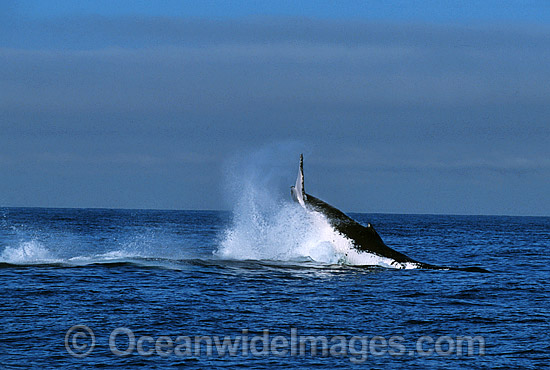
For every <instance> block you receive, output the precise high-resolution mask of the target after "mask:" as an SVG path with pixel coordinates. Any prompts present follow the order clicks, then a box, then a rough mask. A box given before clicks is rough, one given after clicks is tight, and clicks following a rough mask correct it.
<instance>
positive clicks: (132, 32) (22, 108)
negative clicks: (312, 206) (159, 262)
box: [0, 1, 550, 215]
mask: <svg viewBox="0 0 550 370" xmlns="http://www.w3.org/2000/svg"><path fill="white" fill-rule="evenodd" d="M334 4H338V5H334ZM340 4H345V6H342V5H340ZM549 10H550V7H549V6H548V5H546V2H542V1H521V2H520V1H498V2H497V1H485V2H468V1H437V2H436V1H416V2H414V1H398V2H392V3H391V6H390V5H388V2H382V1H374V2H359V1H349V2H328V1H315V2H314V1H306V2H304V1H302V2H296V1H293V2H291V1H264V2H233V1H231V2H230V1H221V2H214V1H204V2H181V1H163V2H149V1H117V2H111V1H89V2H86V1H81V2H73V1H49V2H38V1H35V2H32V1H17V2H15V1H13V2H10V1H8V2H5V1H4V2H2V3H0V67H1V68H0V175H1V180H2V181H0V206H45V207H112V208H117V207H120V208H158V209H227V208H230V207H231V204H230V200H228V198H227V197H226V196H225V192H224V187H225V186H226V185H225V184H224V183H225V180H224V175H225V174H226V173H227V167H228V161H229V162H230V160H228V158H229V159H231V158H236V157H239V158H243V157H245V158H246V156H247V155H248V157H249V158H255V157H257V156H256V155H255V154H254V153H257V151H258V150H260V151H261V152H262V153H265V151H266V150H268V149H269V148H270V149H269V150H271V153H272V154H271V156H267V157H266V156H263V157H262V158H264V160H265V158H269V160H266V163H263V164H262V165H263V166H264V167H263V168H264V169H265V170H266V172H269V173H273V172H274V171H275V170H274V169H276V171H275V172H276V173H277V175H276V177H277V183H278V184H280V186H279V187H280V189H281V191H282V192H283V191H284V192H287V190H288V189H287V185H288V184H290V183H291V182H292V181H293V180H294V176H295V174H294V172H295V167H296V163H295V162H296V158H297V156H298V154H299V153H300V152H304V153H305V155H306V176H307V186H308V191H310V192H311V193H312V194H314V195H318V196H319V197H321V198H322V199H325V200H327V201H328V202H330V203H332V204H334V205H336V206H338V207H339V208H341V209H343V210H346V211H356V212H394V213H453V214H456V213H458V214H518V215H550V197H548V189H550V149H549V148H548V142H550V125H549V124H548V121H549V118H550V108H549V106H548V104H547V102H548V97H549V96H550V87H549V86H548V83H547V81H548V80H550V67H549V66H550V11H549ZM266 148H268V149H266ZM277 189H279V188H277Z"/></svg>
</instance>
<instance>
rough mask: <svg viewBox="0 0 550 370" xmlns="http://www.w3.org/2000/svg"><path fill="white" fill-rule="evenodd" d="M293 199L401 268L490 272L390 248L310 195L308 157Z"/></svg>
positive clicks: (357, 246)
mask: <svg viewBox="0 0 550 370" xmlns="http://www.w3.org/2000/svg"><path fill="white" fill-rule="evenodd" d="M291 195H292V199H293V200H294V201H295V202H297V203H299V204H300V205H301V206H302V207H303V208H305V209H306V210H308V211H313V212H318V213H321V214H322V215H324V216H325V218H326V219H327V221H328V222H329V224H330V225H331V226H332V228H333V229H334V230H335V231H337V232H338V233H340V234H341V235H342V236H343V237H345V238H347V239H348V240H349V241H350V242H351V244H352V246H353V248H354V249H355V250H356V251H357V252H358V253H369V254H372V255H375V256H378V257H382V258H383V259H385V260H388V261H391V262H390V265H391V266H393V267H397V268H407V267H413V268H422V269H435V270H462V271H474V272H489V271H487V270H485V269H482V268H479V267H447V266H437V265H432V264H429V263H424V262H420V261H417V260H414V259H412V258H410V257H408V256H406V255H404V254H403V253H400V252H398V251H396V250H394V249H392V248H390V247H388V246H387V245H386V244H385V243H384V241H383V240H382V238H381V237H380V235H378V233H377V232H376V230H375V229H374V227H373V226H372V225H371V224H370V223H369V224H367V226H363V225H361V224H360V223H359V222H357V221H355V220H353V219H352V218H350V217H349V216H347V215H346V214H344V212H342V211H340V210H338V209H336V208H335V207H333V206H331V205H330V204H328V203H325V202H323V201H322V200H320V199H318V198H316V197H314V196H312V195H310V194H307V193H306V192H305V189H304V157H303V155H302V154H300V169H299V172H298V178H297V179H296V184H295V185H294V186H291Z"/></svg>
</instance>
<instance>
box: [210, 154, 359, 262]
mask: <svg viewBox="0 0 550 370" xmlns="http://www.w3.org/2000/svg"><path fill="white" fill-rule="evenodd" d="M294 152H295V151H293V153H294ZM286 156H288V153H282V150H281V148H280V147H276V148H265V149H263V150H261V151H259V152H256V153H254V154H252V155H250V156H249V157H242V158H240V159H239V160H238V161H233V162H232V163H231V165H230V166H228V168H229V169H228V171H227V174H228V176H227V177H228V179H227V182H228V186H227V188H228V190H229V191H228V193H229V195H228V197H229V199H231V203H232V208H233V220H232V223H231V226H230V227H229V228H228V229H226V230H225V231H224V233H223V235H222V238H221V242H220V247H219V248H218V250H217V251H215V252H214V255H215V256H217V257H219V258H227V259H239V260H246V259H254V260H278V261H291V260H300V259H304V258H305V259H309V260H314V261H317V262H321V263H337V262H339V261H342V260H343V259H345V258H346V251H349V250H350V248H351V244H350V242H349V240H347V239H345V238H343V237H342V236H341V235H339V234H338V233H337V232H336V231H334V229H333V228H332V227H331V226H330V225H329V223H328V221H327V220H326V219H325V217H324V216H323V215H321V214H319V213H316V212H309V211H307V210H305V209H304V208H302V207H301V206H300V205H298V204H296V203H293V202H292V201H291V200H290V188H289V185H288V184H289V183H291V182H292V181H291V180H290V179H293V177H294V176H295V173H294V168H293V166H290V164H291V163H294V162H295V161H294V160H292V159H291V158H289V161H288V163H289V166H290V167H289V168H282V167H277V166H276V165H274V163H280V161H281V157H286ZM283 175H284V176H283ZM281 179H282V181H283V182H281ZM285 188H286V189H287V191H284V190H285Z"/></svg>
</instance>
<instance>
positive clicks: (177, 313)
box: [0, 202, 550, 369]
mask: <svg viewBox="0 0 550 370" xmlns="http://www.w3.org/2000/svg"><path fill="white" fill-rule="evenodd" d="M352 216H353V217H354V218H355V219H357V220H358V221H360V222H363V223H367V222H371V223H372V224H373V225H374V226H375V227H376V228H377V230H378V232H379V234H380V235H381V236H382V237H383V238H384V241H385V242H386V244H388V245H389V246H392V247H393V248H395V249H397V250H399V251H401V252H403V253H405V254H407V255H409V256H410V257H413V258H415V259H417V260H420V261H423V262H429V263H433V264H440V265H449V266H477V267H482V268H485V269H487V270H489V271H490V273H475V272H464V271H450V270H419V269H395V268H386V267H381V266H377V265H376V261H375V260H372V261H370V262H371V263H372V264H373V265H371V266H364V265H358V264H357V263H353V262H354V261H348V260H346V259H345V258H343V257H342V254H341V253H339V252H338V248H335V246H334V245H332V244H331V243H333V239H331V238H332V237H331V235H329V234H330V230H327V228H326V225H323V224H322V220H321V221H320V220H315V219H313V218H311V215H306V214H304V213H303V210H301V209H300V208H297V206H296V205H291V204H288V203H282V204H281V203H277V202H275V203H274V204H271V205H270V206H269V207H267V210H265V209H261V210H259V209H258V204H257V203H254V202H252V203H246V202H243V203H242V204H240V205H239V207H236V209H235V210H234V212H214V211H152V210H110V209H41V208H3V209H0V279H1V280H0V281H1V285H0V297H1V305H0V317H1V326H0V364H1V365H0V366H1V367H2V368H18V367H23V368H40V369H48V368H52V369H53V368H56V369H57V368H82V369H87V368H97V367H104V368H112V367H123V368H159V369H160V368H162V369H164V368H171V367H186V368H188V367H189V368H197V369H198V368H202V369H205V368H237V367H238V368H250V369H264V368H274V367H280V368H326V369H329V368H331V369H332V368H348V367H349V368H354V367H357V368H372V369H383V368H384V369H385V368H392V369H431V368H433V369H441V368H445V369H464V368H472V369H510V368H522V369H542V368H547V367H548V363H549V360H550V288H549V284H548V277H549V276H550V257H549V252H550V218H549V217H503V216H443V215H437V216H436V215H394V214H391V215H390V214H352ZM355 262H357V261H355ZM84 326H85V327H84ZM71 328H72V331H69V330H70V329H71ZM92 335H93V341H92ZM307 336H314V337H316V338H317V339H318V340H319V341H318V342H315V345H312V342H311V341H309V342H308V339H307ZM323 338H324V339H326V343H325V342H323V340H324V339H323ZM468 338H473V339H471V344H472V347H471V348H470V352H468V351H467V350H466V346H465V345H464V343H466V342H467V341H468V340H470V339H468ZM224 339H226V340H227V343H229V344H235V347H234V350H233V352H231V351H230V350H227V348H225V349H226V350H227V351H225V352H224V351H222V350H221V348H220V347H219V346H217V345H218V344H223V340H224ZM310 339H311V338H310ZM317 339H316V340H317ZM227 343H226V344H227ZM459 343H462V344H461V345H460V346H459ZM325 344H326V345H325ZM312 347H315V349H316V352H315V351H314V349H313V348H312ZM458 347H460V351H459V350H457V348H458ZM468 348H469V347H468ZM209 350H210V351H211V353H208V351H209Z"/></svg>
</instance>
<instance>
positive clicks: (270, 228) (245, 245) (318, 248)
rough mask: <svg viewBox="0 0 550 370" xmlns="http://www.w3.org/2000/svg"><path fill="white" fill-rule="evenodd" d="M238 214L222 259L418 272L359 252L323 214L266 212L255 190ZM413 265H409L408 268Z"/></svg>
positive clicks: (294, 209) (281, 207) (290, 209)
mask: <svg viewBox="0 0 550 370" xmlns="http://www.w3.org/2000/svg"><path fill="white" fill-rule="evenodd" d="M243 194H244V196H243V199H241V202H240V203H239V204H238V205H237V207H236V209H235V210H234V219H233V225H232V226H231V227H230V228H229V229H228V230H226V231H225V234H224V236H223V238H222V241H221V243H220V247H219V249H218V250H217V251H216V252H215V253H214V254H215V255H216V256H217V257H219V258H224V259H238V260H247V259H249V260H277V261H293V260H303V259H304V258H307V259H310V260H312V261H315V262H318V263H323V264H336V263H341V264H348V265H365V266H366V265H369V266H383V267H389V268H414V267H416V266H414V264H400V263H396V262H395V261H394V260H392V259H390V258H384V257H380V256H376V255H374V254H370V253H364V252H359V251H358V250H357V249H355V248H354V247H353V243H352V242H351V240H349V239H348V238H347V237H345V236H343V235H342V234H340V233H339V232H337V231H335V230H334V228H333V227H332V226H331V225H330V224H329V222H328V220H327V219H326V218H325V216H324V215H322V214H320V213H318V212H314V211H310V210H306V209H304V208H302V207H301V206H300V205H299V204H297V203H290V202H283V203H280V204H278V207H275V208H274V207H269V206H268V207H265V208H264V207H263V204H261V203H260V201H261V199H262V198H263V197H256V196H254V194H255V191H248V192H244V193H243ZM409 265H410V266H409Z"/></svg>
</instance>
